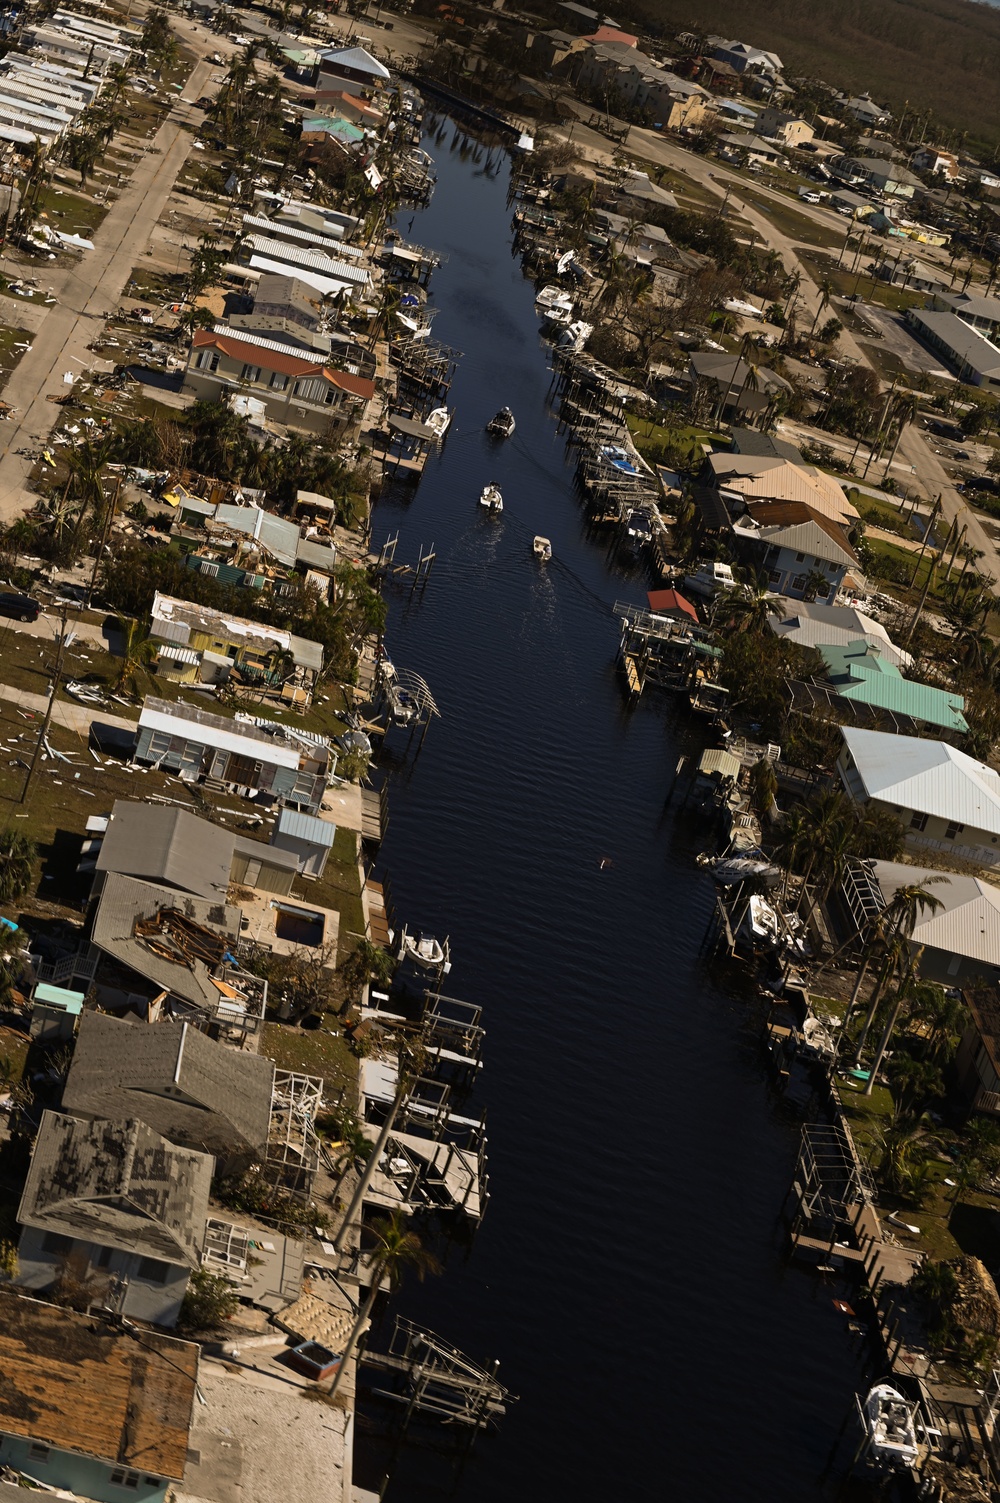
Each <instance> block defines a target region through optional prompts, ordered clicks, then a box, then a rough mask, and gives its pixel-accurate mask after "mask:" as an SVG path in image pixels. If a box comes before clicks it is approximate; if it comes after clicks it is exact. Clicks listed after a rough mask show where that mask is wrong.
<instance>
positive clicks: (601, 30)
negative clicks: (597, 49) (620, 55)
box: [584, 26, 639, 47]
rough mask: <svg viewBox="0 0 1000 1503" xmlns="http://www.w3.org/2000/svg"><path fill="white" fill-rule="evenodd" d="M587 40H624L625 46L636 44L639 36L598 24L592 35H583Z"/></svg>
mask: <svg viewBox="0 0 1000 1503" xmlns="http://www.w3.org/2000/svg"><path fill="white" fill-rule="evenodd" d="M584 40H585V41H587V42H624V43H625V46H626V47H635V46H637V45H638V42H639V38H638V37H634V36H632V35H631V34H630V33H629V32H627V31H618V30H617V28H616V27H614V26H598V28H597V30H596V31H595V32H594V34H593V36H590V37H585V38H584Z"/></svg>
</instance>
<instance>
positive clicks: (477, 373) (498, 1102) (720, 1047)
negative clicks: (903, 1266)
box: [374, 122, 862, 1503]
mask: <svg viewBox="0 0 1000 1503" xmlns="http://www.w3.org/2000/svg"><path fill="white" fill-rule="evenodd" d="M424 144H425V145H426V146H427V148H428V150H429V151H430V152H431V154H432V155H433V156H434V157H435V159H436V163H437V174H438V183H437V189H436V191H435V193H434V197H433V199H432V202H431V204H430V206H429V207H428V208H427V209H426V210H424V211H423V212H420V213H418V214H416V216H415V218H414V222H413V224H412V228H411V227H410V225H409V216H408V215H405V214H404V215H403V216H401V219H400V226H401V228H402V229H403V231H404V232H408V234H409V237H410V238H411V239H412V240H414V241H415V242H417V243H419V244H423V245H427V246H431V247H434V248H435V249H436V250H439V251H441V252H443V253H444V254H445V255H446V256H447V258H448V259H447V262H446V264H445V265H443V266H442V267H441V268H440V269H439V270H438V271H437V272H436V274H435V276H434V278H433V280H432V284H431V288H432V300H433V303H434V304H435V305H436V306H437V308H438V309H439V310H440V311H439V313H438V315H437V318H436V320H435V323H434V334H435V336H436V338H438V339H439V340H441V341H443V342H444V343H446V344H448V345H451V346H453V347H454V348H455V349H457V350H460V351H461V352H462V358H461V361H460V363H459V366H458V373H457V376H456V379H455V382H454V385H453V388H452V393H451V398H450V402H451V405H452V406H453V407H454V410H455V417H454V421H453V425H452V431H451V434H450V435H449V437H448V439H447V442H446V445H445V447H444V450H443V453H442V454H441V455H440V456H439V457H435V458H433V459H432V460H431V462H430V463H429V464H428V467H427V470H426V472H425V474H424V476H423V478H422V480H421V483H420V485H419V487H418V488H417V489H416V490H415V491H413V490H411V491H410V492H409V493H408V496H409V499H400V498H399V497H398V496H396V497H392V496H390V497H387V498H385V499H383V500H382V501H381V502H380V504H379V506H378V508H377V510H376V514H375V521H374V542H375V544H376V545H378V544H380V543H381V541H382V540H383V538H385V537H387V536H389V535H391V534H393V533H395V532H396V531H397V530H398V532H399V535H400V541H399V547H398V551H397V561H399V562H402V561H409V562H413V561H415V559H416V557H417V555H418V551H419V545H420V544H424V545H429V544H431V543H433V544H434V546H435V549H436V553H437V560H436V563H435V565H434V570H433V573H432V576H431V579H430V583H429V584H428V585H427V588H426V590H425V592H424V593H423V594H419V595H414V596H409V595H407V594H405V593H400V594H398V595H394V594H392V593H391V592H390V608H389V622H388V630H387V647H388V651H389V654H390V656H391V657H392V658H393V660H394V662H395V663H396V664H397V666H398V667H400V668H406V669H411V670H415V671H417V672H419V673H421V674H422V675H423V676H424V677H425V678H426V679H427V681H428V683H429V685H430V688H431V690H432V692H433V694H434V696H435V698H436V700H437V703H438V705H439V707H440V711H441V718H440V720H435V721H434V723H433V724H432V726H431V729H430V733H429V735H428V737H427V741H426V743H425V745H424V747H423V749H422V751H421V752H420V754H419V756H418V757H416V758H415V759H414V758H413V757H412V754H411V757H410V759H409V760H408V761H406V762H405V764H403V765H401V766H400V767H399V768H398V770H397V771H396V772H394V773H393V775H392V778H391V784H390V809H391V820H390V827H389V832H388V837H387V839H386V841H385V844H384V847H383V852H382V860H381V862H380V865H381V866H382V867H383V868H384V869H386V870H387V871H388V873H389V876H390V879H391V884H392V892H393V898H394V902H395V906H396V915H397V919H398V920H399V921H400V922H403V921H405V922H406V923H407V924H409V925H410V926H411V928H412V927H423V928H424V929H426V930H430V931H431V932H435V933H437V934H439V935H440V934H444V933H447V934H449V935H450V937H451V945H452V957H453V961H454V966H453V970H452V974H451V976H450V977H449V986H448V990H449V992H450V993H451V994H452V995H454V996H457V997H461V998H464V999H467V1000H469V1001H474V1002H477V1003H481V1004H482V1005H483V1007H484V1008H485V1019H484V1021H485V1024H486V1027H487V1037H486V1050H485V1062H486V1065H485V1071H484V1078H483V1084H482V1092H481V1094H482V1098H483V1100H484V1102H485V1104H486V1106H487V1108H488V1128H489V1139H490V1175H491V1185H490V1188H491V1192H492V1199H491V1202H490V1206H489V1211H488V1213H487V1216H486V1220H485V1222H484V1224H483V1227H482V1229H481V1230H480V1232H479V1234H478V1236H477V1237H476V1239H475V1242H474V1244H473V1246H472V1249H471V1252H469V1253H468V1255H466V1253H465V1252H464V1251H463V1252H462V1253H461V1254H458V1255H455V1256H453V1257H451V1258H450V1259H449V1261H448V1265H447V1268H446V1272H445V1274H444V1276H443V1277H441V1278H435V1279H429V1280H428V1281H426V1282H425V1283H423V1284H418V1283H416V1282H411V1283H409V1284H407V1286H406V1288H405V1289H404V1292H403V1294H402V1296H401V1298H400V1299H399V1300H398V1301H396V1302H394V1309H401V1310H402V1311H404V1312H405V1313H406V1314H408V1315H410V1316H412V1317H413V1318H415V1319H418V1320H421V1321H423V1322H425V1323H426V1324H427V1325H428V1326H430V1328H431V1329H433V1330H435V1331H437V1332H438V1333H439V1334H440V1335H442V1336H444V1337H445V1338H446V1339H448V1340H449V1341H451V1342H453V1343H454V1344H455V1345H456V1346H459V1347H460V1348H462V1349H463V1350H464V1351H466V1352H467V1353H468V1354H469V1355H470V1356H472V1357H474V1358H477V1359H481V1360H483V1361H484V1362H488V1361H489V1360H490V1359H492V1358H494V1357H496V1358H499V1359H500V1361H501V1368H500V1378H501V1380H502V1381H504V1382H506V1384H507V1385H508V1386H509V1387H510V1389H511V1390H512V1391H513V1392H514V1393H516V1394H517V1395H518V1396H519V1402H518V1403H517V1404H516V1405H514V1406H513V1407H512V1408H511V1410H510V1412H509V1413H508V1415H507V1417H506V1418H505V1420H504V1421H503V1423H502V1426H501V1427H500V1429H499V1431H498V1432H497V1433H496V1434H495V1435H489V1436H487V1437H485V1438H483V1439H482V1440H481V1441H480V1442H479V1443H478V1445H477V1447H476V1449H475V1451H474V1453H473V1455H472V1457H471V1458H470V1460H469V1462H468V1464H467V1465H466V1467H465V1469H464V1470H463V1471H462V1473H461V1475H460V1476H459V1477H458V1479H457V1481H456V1480H455V1478H454V1477H453V1476H452V1475H451V1473H450V1472H449V1471H448V1469H447V1468H446V1467H445V1466H444V1464H443V1463H439V1462H438V1461H437V1460H436V1459H435V1458H434V1457H433V1456H431V1455H429V1454H428V1453H427V1452H423V1451H411V1452H408V1453H407V1454H405V1455H404V1457H403V1459H402V1461H401V1462H400V1464H399V1467H398V1470H397V1472H396V1475H395V1478H394V1481H393V1483H392V1484H391V1489H390V1492H389V1494H388V1496H389V1499H390V1503H392V1500H393V1499H401V1500H405V1503H424V1500H428V1503H429V1500H431V1499H438V1498H443V1497H446V1496H454V1497H456V1498H459V1499H461V1500H462V1503H492V1500H497V1503H500V1500H503V1503H511V1500H512V1499H515V1498H516V1499H525V1500H535V1499H538V1500H542V1499H544V1500H546V1503H548V1500H561V1499H572V1500H574V1503H591V1500H593V1503H598V1500H599V1503H608V1500H609V1499H618V1498H621V1499H633V1498H643V1499H645V1498H649V1497H653V1496H670V1497H677V1498H684V1499H693V1500H694V1499H696V1500H699V1503H709V1500H720V1503H721V1500H726V1503H732V1500H734V1499H739V1500H741V1503H745V1500H748V1499H757V1498H760V1499H765V1498H766V1499H768V1500H772V1503H779V1500H785V1499H787V1500H789V1503H792V1500H794V1503H810V1500H813V1499H819V1498H834V1497H842V1496H843V1490H842V1489H843V1481H844V1478H843V1469H842V1468H838V1469H836V1470H835V1471H834V1472H832V1473H831V1472H830V1471H829V1469H828V1462H829V1458H830V1453H831V1448H832V1447H833V1446H834V1445H835V1443H836V1441H837V1435H838V1432H839V1431H840V1429H841V1426H842V1424H843V1422H844V1420H845V1418H846V1416H847V1414H848V1412H849V1409H850V1406H851V1405H852V1403H853V1398H852V1395H853V1392H854V1390H855V1389H856V1388H857V1387H858V1386H860V1384H861V1382H862V1376H861V1372H860V1367H859V1357H858V1355H857V1353H856V1351H854V1350H853V1349H852V1347H851V1346H850V1338H849V1335H848V1332H847V1331H846V1329H845V1325H844V1320H843V1317H842V1316H841V1315H839V1314H838V1313H837V1311H836V1310H835V1309H834V1305H833V1297H834V1296H835V1295H836V1294H837V1293H838V1292H839V1291H838V1290H837V1288H836V1287H833V1286H830V1285H825V1284H824V1283H823V1282H822V1281H820V1280H819V1279H817V1277H816V1276H815V1275H810V1274H808V1273H806V1272H804V1271H801V1270H799V1269H794V1268H790V1267H789V1266H788V1265H787V1264H786V1262H785V1260H784V1257H783V1242H782V1234H781V1228H780V1225H779V1222H778V1216H779V1211H780V1207H781V1204H782V1200H783V1197H784V1195H785V1192H786V1189H787V1187H788V1184H789V1180H790V1177H791V1171H792V1166H793V1160H794V1154H795V1148H796V1142H797V1131H796V1128H795V1127H794V1125H793V1124H791V1123H789V1122H788V1121H787V1120H785V1119H784V1118H783V1117H782V1116H781V1115H780V1113H779V1112H778V1111H777V1109H776V1106H775V1103H774V1101H773V1099H772V1097H771V1096H770V1094H769V1092H768V1088H767V1083H766V1079H765V1078H764V1075H763V1072H762V1069H761V1064H760V1057H759V1052H758V1046H757V1043H756V1040H755V1039H753V1038H752V1037H751V1036H750V1035H749V1032H748V1030H747V1028H746V1024H745V1005H744V1004H742V1003H740V1002H738V1001H736V1000H734V999H733V998H732V997H730V996H727V995H726V994H725V993H724V992H722V991H720V990H719V989H718V988H717V987H716V986H715V985H713V983H712V982H711V980H710V979H709V977H708V975H707V974H706V970H705V967H704V964H703V960H702V958H701V957H700V956H699V945H700V943H701V940H702V936H703V933H704V930H705V926H706V923H707V920H708V917H709V910H710V902H711V891H710V882H709V879H708V878H707V877H706V876H705V875H704V874H703V873H702V872H701V871H700V870H699V869H698V868H697V867H696V866H695V864H694V860H693V858H694V855H695V853H696V851H697V850H699V849H700V848H702V847H703V846H704V845H705V844H706V843H707V840H708V835H707V832H705V831H701V830H699V829H698V828H697V827H696V826H693V825H692V823H691V822H690V820H689V819H686V818H680V817H679V816H678V814H677V811H676V810H675V809H673V808H665V807H664V802H665V796H666V793H667V790H668V787H669V784H670V780H671V776H672V773H673V769H674V767H675V765H676V762H677V758H678V756H679V755H680V752H681V751H682V750H683V749H684V746H685V737H686V736H687V735H688V734H689V733H690V727H689V724H688V721H687V717H686V713H685V711H684V710H683V709H682V708H681V707H680V705H679V704H678V703H677V702H675V701H674V700H673V699H669V698H667V697H666V696H663V697H661V698H659V699H657V697H656V696H655V694H653V695H650V696H648V697H647V699H646V700H644V701H643V702H641V703H640V705H639V706H638V707H637V708H636V709H634V710H629V709H628V708H627V707H626V704H625V702H624V697H623V694H622V692H621V685H620V683H619V680H618V677H617V675H616V670H615V666H614V659H615V649H616V645H617V631H616V623H615V619H614V616H613V613H612V609H611V607H612V605H613V603H614V601H615V600H616V599H619V598H628V599H631V600H633V601H637V602H638V601H642V600H643V594H644V591H645V589H646V588H647V581H646V580H645V578H644V577H643V576H642V575H640V574H639V573H637V572H635V571H633V573H632V574H631V576H629V574H628V573H627V571H626V572H623V570H622V567H621V565H620V563H619V562H616V561H615V560H614V559H613V558H612V557H611V556H609V554H608V551H607V542H606V540H605V539H604V538H603V537H601V536H600V535H595V534H593V533H591V532H589V531H588V528H587V525H586V522H585V519H584V516H583V512H582V509H581V506H580V502H579V500H578V497H577V494H576V492H575V490H574V486H573V478H572V469H571V466H570V464H569V463H568V462H567V457H566V453H565V449H564V440H563V437H562V436H561V435H560V434H559V433H558V432H557V428H556V422H555V419H554V418H553V416H552V413H551V411H550V409H549V407H548V405H547V402H548V393H549V386H550V381H551V369H550V358H549V352H548V349H547V347H546V345H545V344H544V343H543V342H542V341H541V340H540V338H539V333H538V320H537V318H536V316H535V312H534V306H533V296H534V294H533V289H532V287H531V285H530V284H529V283H528V282H527V281H525V280H524V278H523V277H522V274H521V270H520V265H519V262H518V261H517V260H516V259H514V258H513V257H512V255H511V249H510V239H511V236H510V211H509V209H508V207H507V204H506V193H507V187H508V181H509V164H508V162H507V160H506V158H504V157H502V156H498V155H496V154H495V155H494V157H493V158H492V159H491V160H490V159H487V157H486V155H485V153H484V152H482V151H481V150H480V149H479V148H477V147H476V145H475V143H472V142H469V141H468V140H467V139H466V138H465V137H464V136H462V134H461V132H460V131H459V130H458V129H457V128H456V127H455V126H454V125H453V124H452V123H451V122H447V123H446V124H445V126H444V127H443V134H441V135H440V136H437V137H436V136H435V135H433V134H432V135H429V136H428V138H427V139H426V140H425V143H424ZM504 404H509V405H510V406H511V408H512V409H513V411H514V413H515V416H516V419H517V430H516V433H515V435H514V438H513V439H512V440H511V441H510V442H508V443H506V444H503V445H500V446H497V445H495V444H492V443H491V442H490V441H489V440H488V439H487V438H486V436H485V435H484V432H483V428H484V424H485V423H486V421H487V420H488V419H489V418H490V417H491V416H492V414H493V413H494V412H495V411H496V410H497V409H498V408H499V407H500V406H502V405H504ZM491 481H495V482H496V483H498V484H499V485H500V487H501V489H502V491H503V496H504V503H505V509H504V512H503V515H502V517H500V518H494V517H491V516H488V515H486V514H485V513H484V512H483V511H482V510H481V509H480V508H479V506H478V505H477V498H478V496H479V493H480V491H481V489H482V487H483V485H484V484H486V483H487V482H491ZM535 533H543V534H545V535H546V536H548V537H549V538H550V539H551V540H552V545H553V549H554V555H555V557H554V560H553V563H552V564H551V565H550V566H549V567H548V568H547V569H541V568H540V567H539V566H538V564H537V563H536V561H535V559H534V558H533V556H532V553H531V540H532V537H533V535H534V534H535ZM393 736H394V737H401V736H402V732H399V731H397V732H394V733H393ZM403 744H404V743H403V742H402V741H399V740H397V741H395V742H393V738H392V737H390V745H391V746H393V745H394V746H395V749H396V750H397V751H400V750H401V749H402V746H403ZM381 1334H382V1336H383V1339H384V1337H385V1336H386V1335H387V1334H388V1333H387V1331H384V1332H382V1333H381ZM856 1438H857V1437H856V1436H855V1434H854V1432H853V1431H850V1430H849V1431H848V1434H847V1437H845V1439H844V1441H843V1442H842V1445H841V1448H840V1461H841V1463H842V1464H843V1467H846V1466H847V1465H848V1464H849V1462H850V1454H851V1451H852V1450H853V1443H852V1440H853V1441H856Z"/></svg>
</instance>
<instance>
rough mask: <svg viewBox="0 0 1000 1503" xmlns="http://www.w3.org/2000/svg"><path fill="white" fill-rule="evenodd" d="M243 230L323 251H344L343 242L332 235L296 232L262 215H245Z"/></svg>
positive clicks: (287, 225)
mask: <svg viewBox="0 0 1000 1503" xmlns="http://www.w3.org/2000/svg"><path fill="white" fill-rule="evenodd" d="M243 228H244V229H245V230H260V231H261V232H262V233H263V234H265V235H266V234H268V233H270V235H271V236H272V237H273V236H275V235H277V236H280V237H281V239H283V240H292V241H295V240H297V241H298V242H299V244H300V245H318V246H319V247H320V249H321V250H331V251H334V250H337V251H339V250H342V249H343V247H342V245H341V242H340V241H339V240H337V239H336V238H335V237H334V236H332V235H318V234H313V232H312V231H311V230H296V229H294V228H293V227H292V225H290V224H282V223H281V221H280V220H276V219H265V218H264V217H263V216H262V215H260V214H244V216H243Z"/></svg>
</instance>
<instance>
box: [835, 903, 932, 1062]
mask: <svg viewBox="0 0 1000 1503" xmlns="http://www.w3.org/2000/svg"><path fill="white" fill-rule="evenodd" d="M947 880H948V878H947V877H945V876H936V877H925V878H924V879H923V881H922V882H909V883H906V884H905V885H904V886H902V887H897V889H896V891H895V892H894V893H893V895H892V898H891V900H890V901H889V903H888V904H887V905H886V909H885V913H884V915H883V921H884V926H883V928H882V930H881V935H880V942H881V948H882V965H881V967H880V969H879V975H878V979H877V981H876V982H875V986H874V988H873V990H872V994H871V997H870V998H869V1001H868V1011H867V1013H866V1014H865V1021H864V1024H863V1026H862V1029H861V1034H860V1037H859V1038H858V1042H857V1045H856V1046H855V1050H854V1062H855V1064H856V1065H857V1064H860V1062H861V1054H862V1051H863V1049H864V1047H865V1044H866V1043H867V1041H868V1034H869V1032H870V1030H871V1026H872V1024H873V1023H874V1021H875V1014H876V1013H877V1012H878V1007H879V1003H880V1002H881V1000H882V994H883V992H884V990H885V988H886V986H887V985H888V984H889V982H890V981H891V979H892V977H893V975H896V976H898V977H900V978H902V977H903V976H905V975H906V974H907V972H908V971H910V970H911V969H912V965H913V955H912V951H911V947H910V939H911V937H912V935H913V931H914V929H915V928H916V925H917V919H918V918H919V917H920V915H921V914H922V913H923V911H924V909H925V908H926V909H928V910H929V911H930V913H931V914H935V913H937V911H938V909H939V908H940V907H941V906H942V904H941V900H940V898H936V897H935V896H934V894H933V893H932V892H928V891H927V889H928V887H932V886H933V885H934V884H935V883H938V882H947ZM870 958H871V957H870V956H869V957H868V960H870ZM868 960H866V962H865V967H864V968H863V969H862V972H861V974H860V976H859V978H858V982H857V983H856V985H855V989H854V994H853V996H852V998H851V1002H850V1004H849V1005H848V1016H849V1015H850V1011H851V1007H852V1006H853V1004H854V1001H855V999H856V998H857V996H858V994H859V992H860V990H861V982H862V981H863V979H864V970H865V969H866V968H867V963H868ZM844 1026H845V1027H846V1026H847V1020H846V1018H845V1022H844Z"/></svg>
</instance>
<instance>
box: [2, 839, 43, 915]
mask: <svg viewBox="0 0 1000 1503" xmlns="http://www.w3.org/2000/svg"><path fill="white" fill-rule="evenodd" d="M37 854H38V852H37V850H36V848H35V843H34V841H32V840H29V839H28V837H27V835H25V834H24V832H23V831H22V830H9V829H8V830H0V903H2V904H7V903H19V902H20V901H21V899H22V898H23V897H24V895H25V893H26V892H27V891H28V888H29V887H30V886H31V878H32V874H33V872H34V867H35V858H36V856H37Z"/></svg>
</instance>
